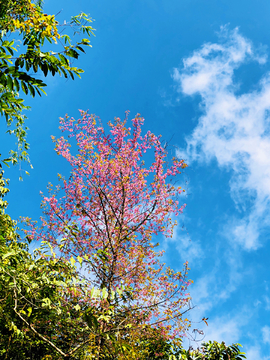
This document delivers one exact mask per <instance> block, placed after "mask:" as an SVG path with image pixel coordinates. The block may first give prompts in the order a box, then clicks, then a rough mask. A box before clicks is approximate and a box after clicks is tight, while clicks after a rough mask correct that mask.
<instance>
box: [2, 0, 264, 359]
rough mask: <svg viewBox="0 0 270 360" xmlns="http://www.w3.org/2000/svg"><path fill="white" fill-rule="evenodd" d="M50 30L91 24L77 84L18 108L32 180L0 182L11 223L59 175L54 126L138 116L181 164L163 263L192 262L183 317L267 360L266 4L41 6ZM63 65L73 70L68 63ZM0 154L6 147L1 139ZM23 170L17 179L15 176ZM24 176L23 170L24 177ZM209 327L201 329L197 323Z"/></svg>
mask: <svg viewBox="0 0 270 360" xmlns="http://www.w3.org/2000/svg"><path fill="white" fill-rule="evenodd" d="M45 9H46V11H47V12H48V13H58V12H59V10H62V11H61V13H60V15H59V16H58V19H59V21H62V20H65V19H66V20H68V19H69V17H70V15H74V14H76V13H79V12H80V11H84V12H86V13H90V14H91V16H92V17H93V18H94V19H95V22H94V27H95V28H96V37H95V38H92V45H93V47H92V48H91V49H88V50H87V54H86V55H84V56H82V57H81V58H80V60H79V61H78V62H77V63H76V65H77V66H79V67H82V68H83V69H84V70H85V73H84V74H83V76H82V79H76V80H75V81H71V80H68V81H66V80H65V79H63V78H56V77H55V78H48V79H47V83H48V88H47V93H48V96H47V97H43V98H40V99H34V100H31V99H28V103H29V104H30V105H31V106H32V110H31V112H29V113H28V117H29V122H28V125H29V127H30V131H29V137H28V139H29V142H30V144H31V152H30V155H31V160H32V164H33V166H34V169H33V170H31V175H30V177H27V176H24V181H23V182H19V181H18V178H19V170H18V167H17V168H13V169H10V170H8V171H7V176H8V177H9V178H10V179H11V182H10V188H11V193H10V195H9V196H8V201H9V203H10V206H9V213H10V215H11V216H12V217H13V218H18V217H19V216H30V217H32V218H34V219H37V218H38V217H39V216H40V215H41V210H40V208H39V204H40V200H41V198H40V196H39V191H43V192H45V189H46V185H47V183H48V182H49V181H50V182H52V183H54V184H56V183H57V173H62V174H64V175H66V176H68V173H69V168H68V165H67V164H66V163H65V161H64V160H63V159H61V158H60V157H58V156H57V155H56V154H55V153H54V151H53V144H52V142H51V139H50V136H51V135H55V136H58V135H60V132H59V130H58V118H59V117H60V116H64V115H65V114H66V113H68V114H69V115H71V116H74V117H78V116H79V112H78V109H83V110H87V109H89V111H90V112H91V113H95V114H96V115H98V116H99V117H100V118H101V119H102V121H103V122H104V123H106V122H107V121H109V120H111V119H113V118H114V117H115V116H117V117H118V116H119V117H122V118H123V117H124V112H125V111H126V110H130V116H131V117H133V116H135V115H136V113H138V112H139V113H140V114H142V116H143V117H144V118H145V130H148V129H150V130H151V131H153V132H154V133H155V134H162V137H163V139H164V140H167V141H169V142H170V146H171V148H172V149H176V151H177V154H178V156H180V157H182V158H184V159H186V160H187V163H188V165H189V167H188V169H186V170H185V173H184V174H183V177H182V180H183V187H184V188H185V189H186V194H187V195H186V196H185V197H184V198H183V202H186V203H187V207H186V209H185V211H184V214H183V216H182V217H181V218H180V219H179V226H178V228H177V229H176V232H175V234H174V237H173V238H172V239H166V240H165V239H164V241H163V244H162V246H163V247H164V248H165V249H166V261H167V263H168V264H169V265H172V266H173V267H175V268H179V269H180V268H181V266H182V263H183V262H184V261H186V260H188V261H189V263H190V267H191V270H190V278H191V279H193V280H194V285H192V286H191V288H190V290H191V294H192V296H193V304H194V305H196V308H195V309H194V310H193V311H192V312H191V313H190V317H191V319H192V321H193V322H194V326H195V327H197V328H198V327H200V328H202V329H203V331H204V332H205V339H206V340H208V339H211V340H218V341H222V340H224V341H225V342H226V343H232V342H240V343H242V344H243V346H244V350H245V351H246V352H247V354H248V356H247V358H248V359H249V360H252V359H261V360H267V359H270V351H269V349H270V322H269V319H270V273H269V250H270V244H269V230H270V217H269V215H270V214H269V205H270V156H269V154H270V118H269V111H270V75H269V71H270V47H269V44H270V26H269V15H270V3H269V2H267V1H261V0H256V1H253V0H252V1H251V0H247V1H242V0H240V1H231V0H226V1H224V0H223V1H214V0H208V1H201V0H138V1H131V0H125V1H123V0H122V1H119V0H115V1H109V0H100V1H92V0H88V1H86V0H83V1H76V2H69V1H57V2H55V1H51V0H47V1H45ZM74 65H75V64H74ZM4 131H5V126H4V121H3V123H2V124H1V139H0V141H1V145H2V146H1V152H2V154H3V155H5V152H4V150H5V149H6V152H7V151H8V149H9V148H11V147H12V146H13V140H14V139H12V138H11V137H8V135H4ZM25 167H26V168H27V166H25ZM27 170H28V169H27ZM204 316H205V317H208V318H209V326H208V327H207V326H206V325H203V324H199V325H196V322H197V321H200V320H201V319H202V317H204Z"/></svg>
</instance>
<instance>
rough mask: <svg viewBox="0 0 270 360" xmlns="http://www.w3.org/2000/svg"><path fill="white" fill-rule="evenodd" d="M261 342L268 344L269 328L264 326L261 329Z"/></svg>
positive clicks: (269, 337)
mask: <svg viewBox="0 0 270 360" xmlns="http://www.w3.org/2000/svg"><path fill="white" fill-rule="evenodd" d="M262 335H263V342H264V343H267V344H270V327H269V326H267V325H265V326H264V327H263V328H262Z"/></svg>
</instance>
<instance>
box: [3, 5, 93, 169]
mask: <svg viewBox="0 0 270 360" xmlns="http://www.w3.org/2000/svg"><path fill="white" fill-rule="evenodd" d="M91 22H92V20H91V18H90V17H89V16H88V15H87V14H84V13H80V14H79V15H77V16H73V17H72V18H71V21H70V22H69V23H66V24H65V29H69V30H71V31H72V32H73V34H77V36H78V34H79V36H80V39H79V41H75V42H72V40H71V37H70V35H68V34H66V33H64V34H63V33H62V29H61V35H60V31H59V29H60V26H61V24H59V23H58V21H57V20H56V18H55V16H54V15H48V14H46V13H45V12H44V10H43V8H42V1H36V2H33V1H31V0H17V1H14V0H8V1H7V0H0V70H1V72H0V114H1V115H2V116H3V117H4V118H5V120H6V123H7V126H8V128H9V129H8V133H10V134H14V135H15V136H16V138H17V149H15V150H11V152H10V158H9V159H8V161H12V163H17V162H18V161H24V160H26V161H29V156H28V150H29V144H28V143H27V141H26V135H27V134H26V132H27V126H26V119H27V118H26V116H25V114H24V111H25V110H26V109H29V106H26V105H25V104H24V99H23V98H22V97H21V96H20V94H21V93H22V92H23V93H24V94H26V95H28V94H29V95H30V96H32V97H35V95H36V94H38V95H39V96H41V95H42V93H43V94H45V91H44V88H45V86H46V82H45V81H44V79H43V80H42V79H39V78H38V77H40V74H42V75H44V77H46V76H47V75H48V74H51V75H52V76H55V75H56V74H58V75H63V76H64V77H65V78H69V77H70V78H71V79H74V75H77V76H79V77H80V74H81V73H82V72H83V70H82V69H80V68H77V67H74V66H72V61H73V60H74V59H78V57H79V56H80V53H83V52H85V51H84V47H85V46H91V45H90V41H89V37H90V35H93V30H94V29H93V27H92V26H91ZM16 33H17V35H16ZM15 36H17V37H18V36H19V39H20V40H21V42H20V43H21V44H22V45H21V46H20V45H16V44H17V43H18V41H15ZM12 37H13V38H14V39H13V40H10V38H12ZM48 44H49V46H50V47H51V48H52V49H53V50H49V51H45V50H44V49H45V48H47V47H48ZM53 46H55V49H54V48H53ZM33 73H34V75H33Z"/></svg>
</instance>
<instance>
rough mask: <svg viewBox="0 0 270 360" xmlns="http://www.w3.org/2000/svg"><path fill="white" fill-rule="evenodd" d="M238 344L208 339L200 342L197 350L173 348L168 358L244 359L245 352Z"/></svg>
mask: <svg viewBox="0 0 270 360" xmlns="http://www.w3.org/2000/svg"><path fill="white" fill-rule="evenodd" d="M239 347H241V345H240V344H232V345H230V346H227V345H225V343H224V342H222V343H218V342H217V341H213V342H212V341H209V342H207V343H202V346H201V348H199V349H197V350H193V349H189V350H184V349H181V348H179V347H178V348H177V349H173V353H172V354H170V356H169V357H168V360H178V359H179V360H242V359H245V358H246V357H245V353H244V352H241V350H240V348H239Z"/></svg>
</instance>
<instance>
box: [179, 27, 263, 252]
mask: <svg viewBox="0 0 270 360" xmlns="http://www.w3.org/2000/svg"><path fill="white" fill-rule="evenodd" d="M248 61H249V62H250V61H255V62H257V63H259V64H264V63H265V62H266V56H265V55H260V54H259V51H257V50H256V49H254V47H253V45H252V43H251V42H250V41H249V40H248V39H246V38H245V37H243V36H242V35H240V33H239V31H238V29H237V28H236V29H234V30H233V31H231V32H230V31H228V30H227V28H222V30H221V33H220V41H219V43H216V44H213V43H212V44H211V43H207V44H204V45H203V46H202V48H201V49H199V50H197V51H194V53H193V54H192V55H191V56H190V57H189V58H186V59H185V60H184V65H183V67H182V68H181V69H174V73H173V79H174V80H175V81H176V82H177V84H178V86H179V88H178V90H179V92H182V93H183V94H185V95H189V96H191V95H195V94H199V95H200V96H201V109H202V111H203V115H202V116H201V117H200V118H199V121H198V125H197V126H196V128H195V129H194V131H193V133H192V134H191V136H189V137H188V138H187V139H186V141H187V147H186V149H183V150H181V151H179V153H178V155H179V156H180V157H184V158H185V159H187V161H188V162H191V161H198V162H201V163H209V162H210V161H212V160H214V159H215V160H216V161H217V163H218V165H219V167H221V168H226V169H229V170H232V174H233V175H232V177H231V181H230V189H231V196H232V198H233V200H234V202H235V204H236V207H237V209H238V210H239V211H241V212H242V211H244V212H245V214H246V215H245V216H244V217H243V218H242V219H241V220H240V221H239V219H237V218H233V219H231V222H230V224H229V225H230V226H228V227H227V229H226V234H227V236H228V238H230V239H231V240H232V241H234V242H236V243H239V244H240V245H241V246H243V248H245V249H247V250H255V249H257V248H258V247H259V246H260V242H259V235H260V232H261V230H262V229H263V228H264V227H266V226H269V225H270V217H269V216H265V215H268V214H267V212H268V208H269V205H270V156H269V154H270V137H269V135H270V74H266V75H265V76H264V77H263V79H262V80H261V81H260V83H259V84H258V88H257V89H256V90H254V91H250V92H248V93H244V94H241V95H237V90H238V89H239V84H237V83H235V78H234V72H235V70H236V69H237V68H239V67H240V66H241V65H242V64H245V63H247V62H248ZM228 230H229V231H228Z"/></svg>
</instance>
